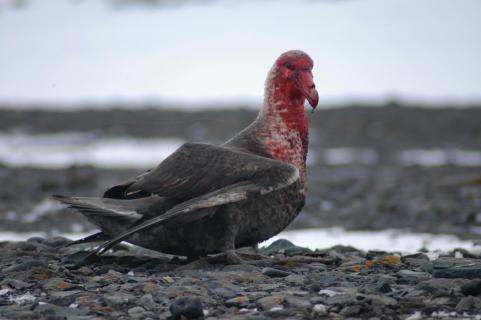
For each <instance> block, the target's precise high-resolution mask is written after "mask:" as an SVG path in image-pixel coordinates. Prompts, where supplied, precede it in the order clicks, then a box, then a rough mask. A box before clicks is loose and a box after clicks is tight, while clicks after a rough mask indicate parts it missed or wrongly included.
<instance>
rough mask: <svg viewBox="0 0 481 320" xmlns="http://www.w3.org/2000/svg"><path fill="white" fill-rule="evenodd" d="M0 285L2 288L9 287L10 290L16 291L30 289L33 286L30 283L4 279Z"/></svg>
mask: <svg viewBox="0 0 481 320" xmlns="http://www.w3.org/2000/svg"><path fill="white" fill-rule="evenodd" d="M0 285H1V286H2V287H10V288H14V289H17V290H22V289H25V288H30V287H31V286H33V284H31V283H27V282H24V281H21V280H17V279H4V280H3V281H2V282H0Z"/></svg>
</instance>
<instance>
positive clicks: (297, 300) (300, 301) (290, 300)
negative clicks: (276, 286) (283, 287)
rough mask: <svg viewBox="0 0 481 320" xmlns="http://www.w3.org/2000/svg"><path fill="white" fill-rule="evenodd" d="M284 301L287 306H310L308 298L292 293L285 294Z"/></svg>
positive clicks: (304, 307) (305, 307) (306, 307)
mask: <svg viewBox="0 0 481 320" xmlns="http://www.w3.org/2000/svg"><path fill="white" fill-rule="evenodd" d="M284 301H285V303H287V305H288V306H291V307H294V308H303V309H308V308H311V306H312V305H311V302H310V301H309V299H308V298H301V297H296V296H292V295H286V296H285V298H284Z"/></svg>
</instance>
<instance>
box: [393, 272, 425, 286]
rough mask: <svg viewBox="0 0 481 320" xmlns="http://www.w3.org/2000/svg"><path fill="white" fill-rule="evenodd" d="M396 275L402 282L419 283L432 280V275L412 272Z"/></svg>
mask: <svg viewBox="0 0 481 320" xmlns="http://www.w3.org/2000/svg"><path fill="white" fill-rule="evenodd" d="M396 275H397V276H398V277H399V278H400V281H401V282H414V283H417V282H420V281H424V280H427V279H431V278H432V275H431V274H430V273H427V272H417V271H411V270H400V271H399V272H398V273H397V274H396Z"/></svg>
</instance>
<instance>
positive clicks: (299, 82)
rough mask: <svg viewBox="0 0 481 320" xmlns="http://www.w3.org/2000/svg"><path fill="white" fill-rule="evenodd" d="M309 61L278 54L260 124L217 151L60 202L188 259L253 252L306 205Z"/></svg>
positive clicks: (175, 157) (177, 159)
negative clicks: (244, 248) (92, 194)
mask: <svg viewBox="0 0 481 320" xmlns="http://www.w3.org/2000/svg"><path fill="white" fill-rule="evenodd" d="M312 67H313V62H312V59H311V58H310V57H309V56H308V55H307V54H306V53H304V52H302V51H289V52H286V53H284V54H282V55H281V56H280V57H279V58H278V59H277V60H276V61H275V63H274V66H273V67H272V69H271V70H270V72H269V74H268V76H267V81H266V85H265V100H264V105H263V108H262V110H261V111H260V113H259V115H258V117H257V119H256V120H255V121H254V122H253V123H252V124H251V125H249V126H248V127H247V128H245V129H244V130H242V131H241V132H239V133H238V134H237V135H235V136H234V137H233V138H232V139H230V140H228V141H227V142H225V143H224V144H223V145H221V146H214V145H209V144H202V143H185V144H184V145H182V146H181V147H180V148H179V149H178V150H177V151H175V152H174V153H173V154H172V155H170V156H169V157H168V158H166V159H165V160H164V161H163V162H161V163H160V164H159V165H158V166H157V167H156V168H154V169H152V170H150V171H148V172H146V173H144V174H142V175H140V176H138V177H135V178H133V179H131V180H129V181H127V182H125V183H122V184H120V185H117V186H114V187H112V188H110V189H108V190H107V191H106V192H105V193H104V195H103V197H102V198H80V197H62V196H54V197H55V198H56V199H58V200H59V201H61V202H63V203H65V204H68V205H69V206H70V207H71V208H74V209H77V210H79V211H80V212H81V213H82V214H83V215H84V216H85V217H86V218H87V219H88V220H89V221H90V222H92V223H94V224H95V225H96V226H98V227H99V229H100V230H101V232H99V233H97V234H94V235H92V236H90V237H87V238H85V239H82V240H81V241H80V242H88V241H96V240H97V241H99V240H102V239H104V240H105V239H109V241H107V242H105V243H104V244H102V245H101V246H100V247H98V248H97V249H96V250H95V251H94V252H93V255H95V254H101V253H103V252H105V251H106V250H108V249H109V248H111V247H112V246H113V245H115V244H117V243H118V242H120V241H123V240H125V241H127V242H130V243H133V244H135V245H139V246H141V247H145V248H148V249H153V250H157V251H161V252H164V253H170V254H176V255H184V256H188V257H198V256H204V255H207V254H211V253H218V252H225V253H226V254H227V257H228V260H229V261H230V262H233V263H235V262H239V261H241V259H240V258H239V257H238V256H237V255H236V253H235V248H236V247H242V246H250V245H255V244H257V243H259V242H261V241H264V240H266V239H269V238H270V237H272V236H274V235H276V234H277V233H279V232H280V231H282V230H283V229H284V228H285V227H286V226H287V225H288V224H289V223H290V222H291V221H292V220H293V219H294V218H295V217H296V216H297V215H298V213H299V211H300V210H301V208H302V207H303V206H304V202H305V198H306V192H307V185H306V157H307V149H308V125H307V116H306V112H305V110H304V102H305V100H306V99H307V100H308V102H309V103H310V105H311V106H312V107H313V108H315V107H316V106H317V103H318V93H317V91H316V89H315V85H314V82H313V77H312V72H311V70H312Z"/></svg>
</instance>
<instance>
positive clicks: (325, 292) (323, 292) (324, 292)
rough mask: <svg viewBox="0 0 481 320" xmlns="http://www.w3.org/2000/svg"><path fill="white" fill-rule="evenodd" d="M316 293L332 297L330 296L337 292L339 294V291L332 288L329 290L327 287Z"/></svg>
mask: <svg viewBox="0 0 481 320" xmlns="http://www.w3.org/2000/svg"><path fill="white" fill-rule="evenodd" d="M317 294H318V295H325V296H328V297H332V296H335V295H337V294H340V292H337V291H334V290H329V289H322V290H320V291H319V292H318V293H317Z"/></svg>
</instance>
